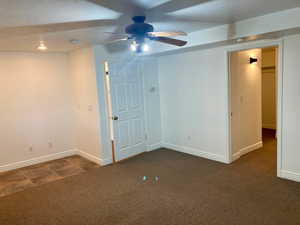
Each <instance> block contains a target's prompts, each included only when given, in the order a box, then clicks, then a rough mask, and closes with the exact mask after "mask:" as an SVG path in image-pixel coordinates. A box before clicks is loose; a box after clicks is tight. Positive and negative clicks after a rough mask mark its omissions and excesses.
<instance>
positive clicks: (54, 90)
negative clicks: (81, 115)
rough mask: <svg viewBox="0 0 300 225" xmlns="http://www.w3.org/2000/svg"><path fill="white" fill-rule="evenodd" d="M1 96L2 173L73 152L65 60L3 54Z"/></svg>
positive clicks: (58, 56) (0, 61)
mask: <svg viewBox="0 0 300 225" xmlns="http://www.w3.org/2000/svg"><path fill="white" fill-rule="evenodd" d="M0 90H1V95H0V115H1V116H0V124H1V129H0V140H1V141H0V149H1V151H0V170H1V168H2V169H10V167H9V166H8V167H5V165H11V164H13V163H16V162H21V161H26V160H32V159H36V158H37V157H44V156H48V155H50V154H55V153H61V152H64V151H68V150H71V149H73V148H74V141H73V121H74V120H73V112H72V101H71V92H70V90H71V87H70V77H69V74H68V61H67V55H65V54H54V53H51V54H40V53H0ZM31 149H32V150H31ZM33 161H34V160H33ZM26 163H27V164H28V163H30V162H29V161H26ZM26 163H25V164H26ZM18 165H19V164H18ZM22 165H23V164H22ZM1 166H2V167H1ZM13 167H14V166H13V165H12V168H13Z"/></svg>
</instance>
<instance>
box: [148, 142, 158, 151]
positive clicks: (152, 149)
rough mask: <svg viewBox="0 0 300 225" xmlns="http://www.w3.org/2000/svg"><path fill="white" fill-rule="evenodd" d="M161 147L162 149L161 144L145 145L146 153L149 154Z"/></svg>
mask: <svg viewBox="0 0 300 225" xmlns="http://www.w3.org/2000/svg"><path fill="white" fill-rule="evenodd" d="M161 147H162V144H161V143H160V142H159V143H156V144H151V145H147V151H148V152H151V151H154V150H157V149H160V148H161Z"/></svg>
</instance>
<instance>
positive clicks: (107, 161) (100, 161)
mask: <svg viewBox="0 0 300 225" xmlns="http://www.w3.org/2000/svg"><path fill="white" fill-rule="evenodd" d="M75 154H76V155H80V156H81V157H83V158H85V159H87V160H89V161H92V162H94V163H96V164H98V165H100V166H106V165H108V164H111V163H112V159H101V158H99V157H97V156H94V155H91V154H89V153H87V152H84V151H82V150H79V149H76V150H75Z"/></svg>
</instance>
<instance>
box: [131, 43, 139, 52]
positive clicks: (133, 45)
mask: <svg viewBox="0 0 300 225" xmlns="http://www.w3.org/2000/svg"><path fill="white" fill-rule="evenodd" d="M137 48H138V44H137V43H136V41H133V42H132V43H131V45H130V49H131V51H133V52H136V51H137Z"/></svg>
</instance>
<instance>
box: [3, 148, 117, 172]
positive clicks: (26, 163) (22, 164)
mask: <svg viewBox="0 0 300 225" xmlns="http://www.w3.org/2000/svg"><path fill="white" fill-rule="evenodd" d="M73 155H79V156H81V157H83V158H85V159H87V160H89V161H92V162H94V163H96V164H98V165H100V166H106V165H109V164H111V163H112V160H111V159H101V158H99V157H96V156H93V155H91V154H89V153H86V152H84V151H82V150H78V149H72V150H68V151H64V152H58V153H54V154H49V155H45V156H39V157H35V158H32V159H28V160H24V161H19V162H14V163H9V164H6V165H2V166H0V173H1V172H7V171H11V170H15V169H19V168H23V167H27V166H32V165H36V164H39V163H44V162H48V161H52V160H56V159H62V158H65V157H68V156H73Z"/></svg>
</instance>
